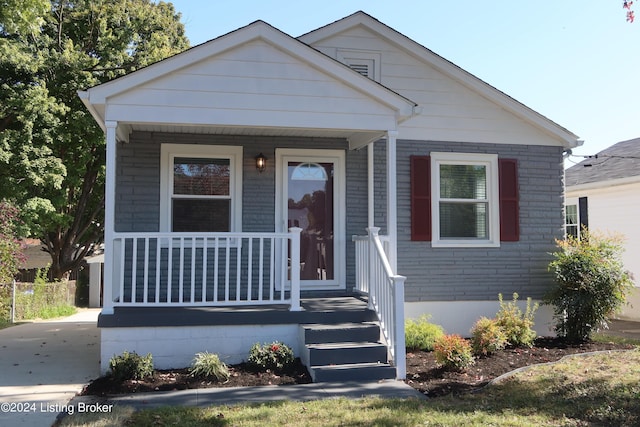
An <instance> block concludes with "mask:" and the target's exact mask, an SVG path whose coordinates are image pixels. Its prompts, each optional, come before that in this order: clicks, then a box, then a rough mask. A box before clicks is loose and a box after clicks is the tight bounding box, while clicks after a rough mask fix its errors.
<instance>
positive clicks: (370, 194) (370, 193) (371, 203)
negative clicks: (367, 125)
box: [367, 142, 375, 228]
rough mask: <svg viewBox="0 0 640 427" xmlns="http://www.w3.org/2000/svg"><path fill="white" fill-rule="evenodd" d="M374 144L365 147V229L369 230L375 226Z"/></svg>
mask: <svg viewBox="0 0 640 427" xmlns="http://www.w3.org/2000/svg"><path fill="white" fill-rule="evenodd" d="M373 144H374V143H373V142H370V143H369V145H367V201H368V205H367V213H368V220H367V227H369V228H371V227H373V226H375V224H374V221H375V219H374V214H375V210H374V209H375V193H374V189H375V188H374V182H375V168H374V166H375V165H374V160H375V159H374V157H373V152H374V145H373Z"/></svg>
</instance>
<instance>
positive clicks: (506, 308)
mask: <svg viewBox="0 0 640 427" xmlns="http://www.w3.org/2000/svg"><path fill="white" fill-rule="evenodd" d="M498 300H499V301H500V310H499V311H498V313H497V314H496V317H495V320H496V323H497V324H498V326H499V327H500V328H502V330H503V331H504V333H505V335H506V336H507V342H508V343H509V345H512V346H514V347H520V346H525V347H531V346H532V345H533V342H534V341H535V339H536V331H534V330H533V325H534V324H535V322H534V320H533V317H534V315H535V313H536V310H537V309H538V303H536V304H534V305H533V306H532V305H531V298H527V308H526V310H525V312H524V313H523V312H522V310H520V307H518V304H517V302H518V294H517V293H515V292H514V293H513V301H511V302H508V303H505V302H504V301H503V300H502V294H498Z"/></svg>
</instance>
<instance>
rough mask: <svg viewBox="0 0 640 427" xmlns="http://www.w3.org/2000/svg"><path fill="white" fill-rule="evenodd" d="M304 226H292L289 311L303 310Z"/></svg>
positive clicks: (290, 230) (290, 231)
mask: <svg viewBox="0 0 640 427" xmlns="http://www.w3.org/2000/svg"><path fill="white" fill-rule="evenodd" d="M301 232H302V228H299V227H291V228H290V229H289V233H291V308H290V309H289V311H301V310H302V307H301V306H300V233H301Z"/></svg>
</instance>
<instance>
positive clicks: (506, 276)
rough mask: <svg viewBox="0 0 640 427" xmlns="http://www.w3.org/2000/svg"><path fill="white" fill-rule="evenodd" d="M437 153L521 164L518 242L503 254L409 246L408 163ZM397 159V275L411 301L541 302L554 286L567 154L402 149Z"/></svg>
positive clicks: (509, 148)
mask: <svg viewBox="0 0 640 427" xmlns="http://www.w3.org/2000/svg"><path fill="white" fill-rule="evenodd" d="M432 151H436V152H460V153H492V154H497V155H498V157H499V158H515V159H518V184H519V189H520V240H519V241H518V242H501V244H500V247H499V248H432V247H431V242H412V241H411V202H410V179H409V178H410V172H409V169H410V164H409V156H411V155H427V154H429V153H430V152H432ZM382 155H383V153H380V155H379V156H378V157H382ZM397 156H398V270H399V274H402V275H404V276H407V281H406V288H405V289H406V293H405V295H406V297H405V300H406V301H409V302H415V301H474V300H494V301H497V299H498V293H502V294H503V295H505V299H510V297H511V294H512V293H513V292H517V293H518V294H519V295H520V299H525V298H526V297H532V298H540V297H542V295H543V294H544V293H545V292H546V291H547V290H548V289H549V286H550V285H551V283H552V277H551V275H550V273H549V272H548V271H547V265H548V263H549V261H550V260H551V256H550V255H549V254H550V253H551V252H553V251H554V250H555V239H557V238H558V239H559V238H562V236H563V229H562V227H563V217H562V208H563V194H564V193H563V192H564V190H563V189H564V186H563V173H564V172H563V166H562V148H560V147H550V146H528V145H503V144H469V143H452V142H446V143H438V142H417V141H398V154H397ZM378 168H379V166H378Z"/></svg>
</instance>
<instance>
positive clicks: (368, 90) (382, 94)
mask: <svg viewBox="0 0 640 427" xmlns="http://www.w3.org/2000/svg"><path fill="white" fill-rule="evenodd" d="M254 41H260V42H264V43H265V44H266V45H268V46H271V47H273V48H275V49H277V50H278V51H280V52H284V53H285V54H286V55H288V56H289V57H291V58H294V59H295V60H296V61H299V62H300V63H301V64H304V65H305V66H306V67H309V68H312V69H313V70H315V71H317V72H320V73H322V74H324V75H326V76H328V78H329V79H331V80H332V81H335V82H336V83H337V84H340V85H343V86H344V87H348V88H349V90H353V91H356V92H358V93H360V94H361V95H362V97H363V98H365V99H367V100H369V102H370V103H371V104H372V105H373V104H376V105H379V106H381V107H384V108H387V109H389V110H390V111H393V112H394V113H393V114H391V115H390V117H395V119H394V121H395V120H397V122H398V123H399V122H402V121H403V120H406V119H408V118H410V117H411V116H413V115H414V114H415V111H414V108H415V107H416V103H415V102H413V101H411V100H409V99H407V98H406V97H404V96H402V95H400V94H398V93H396V92H394V91H392V90H390V89H388V88H386V87H384V86H382V85H381V84H379V83H377V82H375V81H372V80H371V79H368V78H366V77H364V76H362V75H360V74H359V73H357V72H355V71H354V70H352V69H351V68H349V67H347V66H346V65H344V64H342V63H340V62H338V61H336V60H334V59H333V58H330V57H328V56H327V55H325V54H323V53H321V52H319V51H317V50H315V49H313V48H312V47H310V46H308V45H306V44H305V43H303V42H301V41H299V40H297V39H295V38H293V37H291V36H289V35H288V34H285V33H284V32H282V31H280V30H278V29H277V28H275V27H273V26H271V25H269V24H268V23H266V22H264V21H255V22H253V23H251V24H249V25H247V26H245V27H242V28H239V29H237V30H235V31H232V32H230V33H227V34H225V35H222V36H220V37H217V38H215V39H212V40H210V41H208V42H205V43H203V44H200V45H198V46H195V47H192V48H190V49H188V50H186V51H184V52H182V53H179V54H177V55H174V56H171V57H169V58H167V59H164V60H162V61H159V62H156V63H154V64H152V65H149V66H147V67H145V68H142V69H140V70H137V71H135V72H133V73H130V74H128V75H125V76H122V77H119V78H117V79H114V80H112V81H109V82H107V83H103V84H101V85H98V86H95V87H92V88H90V89H88V90H86V91H79V92H78V94H79V96H80V98H81V99H82V101H83V102H84V104H85V105H86V106H87V108H88V109H89V110H90V111H91V113H92V115H93V116H94V118H95V119H96V121H98V123H99V124H100V125H101V126H102V127H103V129H104V127H105V121H108V120H120V119H114V118H110V117H109V112H108V109H107V108H106V105H107V104H108V102H109V99H115V98H117V97H118V96H121V95H122V94H125V93H127V92H131V91H134V90H136V89H137V88H141V87H143V86H144V85H146V84H149V83H150V82H153V81H159V80H160V79H162V78H166V77H167V76H170V75H172V73H176V72H178V71H180V70H183V69H186V68H188V67H191V66H194V65H196V64H200V63H203V62H204V61H206V60H208V59H211V58H213V57H215V56H217V55H221V54H224V53H227V52H231V51H233V50H237V49H239V48H242V47H243V46H247V44H249V43H251V42H254ZM125 121H126V120H125ZM376 130H392V129H376ZM360 136H361V137H362V138H364V139H370V138H373V137H372V136H371V135H369V136H367V135H364V134H363V135H360ZM380 136H381V135H379V134H378V135H377V136H376V137H375V138H373V139H377V138H379V137H380Z"/></svg>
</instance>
